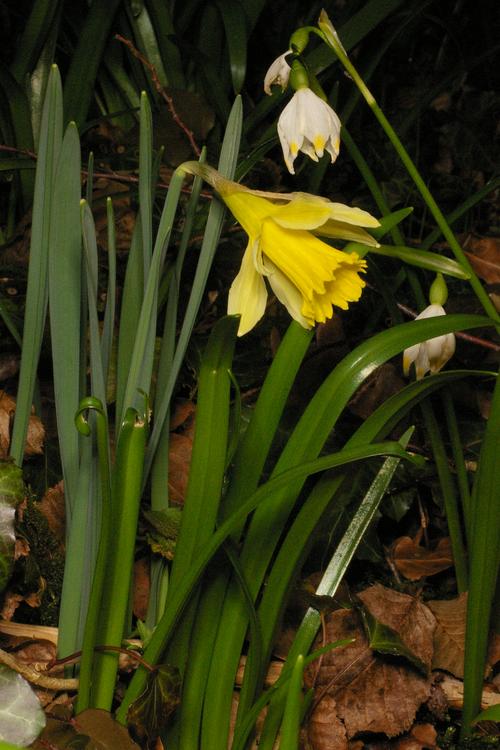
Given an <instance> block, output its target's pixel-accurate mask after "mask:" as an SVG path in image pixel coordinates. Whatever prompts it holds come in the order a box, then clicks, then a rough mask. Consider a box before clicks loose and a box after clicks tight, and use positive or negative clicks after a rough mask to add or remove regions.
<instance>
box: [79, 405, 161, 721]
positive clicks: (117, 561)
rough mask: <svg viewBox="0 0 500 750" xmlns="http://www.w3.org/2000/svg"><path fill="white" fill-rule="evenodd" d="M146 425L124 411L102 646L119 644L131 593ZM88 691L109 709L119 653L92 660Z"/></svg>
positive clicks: (100, 634)
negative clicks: (113, 541)
mask: <svg viewBox="0 0 500 750" xmlns="http://www.w3.org/2000/svg"><path fill="white" fill-rule="evenodd" d="M146 433H147V422H146V420H145V418H144V417H143V416H142V415H139V413H138V412H137V411H136V410H135V409H132V408H129V409H127V411H126V414H125V419H124V420H123V422H122V426H121V429H120V437H119V440H118V446H117V450H116V464H115V470H114V475H113V504H112V510H113V514H112V525H113V532H114V534H115V538H116V540H117V543H116V544H110V545H109V546H108V550H107V551H108V556H107V561H106V562H107V565H106V580H105V587H104V591H103V596H102V603H101V611H100V622H99V631H98V639H99V643H100V645H103V646H120V645H121V642H122V638H123V631H124V627H125V618H126V613H127V606H128V601H129V593H130V581H131V575H132V565H133V561H134V549H135V539H136V534H137V518H138V514H139V501H140V497H141V485H142V472H143V465H144V450H145V444H146ZM95 665H96V667H95V670H94V674H93V678H94V679H93V684H92V692H91V702H92V705H93V707H94V708H103V709H104V710H106V711H110V710H111V704H112V701H113V694H114V691H115V683H116V673H117V669H118V654H117V653H116V652H113V653H111V652H108V653H99V654H96V656H95Z"/></svg>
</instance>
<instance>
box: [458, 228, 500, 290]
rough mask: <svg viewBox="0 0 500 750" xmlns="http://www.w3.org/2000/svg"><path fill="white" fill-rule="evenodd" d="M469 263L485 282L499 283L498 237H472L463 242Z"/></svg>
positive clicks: (499, 253)
mask: <svg viewBox="0 0 500 750" xmlns="http://www.w3.org/2000/svg"><path fill="white" fill-rule="evenodd" d="M464 249H465V250H466V253H465V254H466V255H467V257H468V259H469V261H470V264H471V266H472V268H473V269H474V271H475V272H476V273H477V275H478V276H479V278H481V279H483V281H486V283H487V284H500V237H474V236H472V235H470V236H469V237H467V239H466V241H465V242H464Z"/></svg>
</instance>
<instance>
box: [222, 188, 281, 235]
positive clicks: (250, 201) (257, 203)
mask: <svg viewBox="0 0 500 750" xmlns="http://www.w3.org/2000/svg"><path fill="white" fill-rule="evenodd" d="M222 198H223V199H224V203H225V204H226V205H227V207H228V208H229V210H230V211H231V213H232V214H233V216H234V218H235V219H236V221H237V222H238V224H241V226H242V227H243V229H244V230H245V232H246V233H247V234H248V236H249V237H256V236H258V234H259V232H260V227H261V224H262V222H263V221H264V219H265V218H266V217H267V216H269V215H270V214H271V213H273V212H274V211H275V209H276V208H277V206H275V204H274V203H271V201H269V200H267V199H266V198H261V197H260V196H259V195H253V194H252V193H250V192H246V191H244V190H242V191H241V192H239V191H233V192H231V193H227V194H223V195H222Z"/></svg>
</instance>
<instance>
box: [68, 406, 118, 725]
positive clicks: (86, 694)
mask: <svg viewBox="0 0 500 750" xmlns="http://www.w3.org/2000/svg"><path fill="white" fill-rule="evenodd" d="M90 410H92V411H93V412H94V413H95V430H96V438H97V453H98V457H99V474H100V479H101V488H102V509H101V531H100V537H99V547H98V551H97V558H96V563H95V569H94V577H93V580H92V588H91V593H90V599H89V605H88V610H87V619H86V623H85V630H84V634H83V645H82V658H81V660H80V683H79V688H78V698H77V703H76V713H81V711H84V710H85V709H86V708H88V707H89V701H90V686H91V683H92V669H93V664H94V647H95V646H96V637H97V629H98V624H99V619H100V616H101V597H102V591H103V587H104V580H105V577H106V563H107V556H108V550H109V545H110V540H111V473H110V461H109V443H108V419H107V416H106V412H105V410H104V408H103V405H102V403H101V401H99V399H97V398H94V397H93V396H90V397H89V398H85V399H83V400H82V401H81V402H80V408H79V410H78V412H77V415H76V417H75V424H76V427H77V429H78V431H79V432H80V433H82V434H83V435H87V436H88V435H90V426H89V423H88V418H87V413H88V412H89V411H90Z"/></svg>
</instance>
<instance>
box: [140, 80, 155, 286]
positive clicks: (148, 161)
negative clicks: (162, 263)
mask: <svg viewBox="0 0 500 750" xmlns="http://www.w3.org/2000/svg"><path fill="white" fill-rule="evenodd" d="M139 124H140V143H139V207H140V209H139V210H140V213H141V230H142V253H143V262H144V284H146V280H147V278H148V273H149V267H150V264H151V255H152V252H153V195H152V169H153V118H152V115H151V107H150V104H149V99H148V97H147V94H146V92H145V91H143V92H142V94H141V112H140V123H139ZM144 291H146V290H145V289H144Z"/></svg>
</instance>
